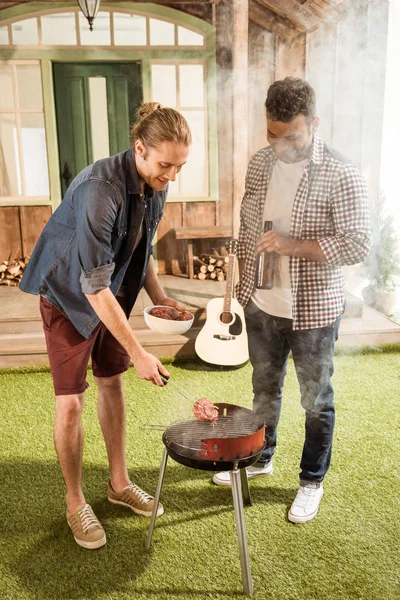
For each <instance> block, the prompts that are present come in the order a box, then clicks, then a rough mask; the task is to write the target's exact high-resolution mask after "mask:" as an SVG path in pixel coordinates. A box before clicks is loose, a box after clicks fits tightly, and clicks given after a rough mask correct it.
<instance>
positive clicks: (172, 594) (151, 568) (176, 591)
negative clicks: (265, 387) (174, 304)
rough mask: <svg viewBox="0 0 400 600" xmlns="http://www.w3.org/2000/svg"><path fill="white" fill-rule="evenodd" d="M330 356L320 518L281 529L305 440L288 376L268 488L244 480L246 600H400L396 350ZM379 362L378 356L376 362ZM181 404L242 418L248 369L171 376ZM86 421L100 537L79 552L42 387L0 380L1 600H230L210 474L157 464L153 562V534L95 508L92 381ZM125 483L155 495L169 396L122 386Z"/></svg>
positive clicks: (175, 411) (183, 408)
mask: <svg viewBox="0 0 400 600" xmlns="http://www.w3.org/2000/svg"><path fill="white" fill-rule="evenodd" d="M386 350H387V351H381V350H379V349H376V350H375V351H373V352H371V353H354V354H339V355H338V356H337V357H336V372H335V376H334V385H335V391H336V406H337V421H336V423H337V424H336V431H335V441H334V452H333V459H332V466H331V469H330V471H329V474H328V476H327V478H326V480H325V485H324V487H325V496H324V499H323V500H322V503H321V507H320V511H319V514H318V516H317V518H316V519H314V520H313V521H310V522H309V523H306V524H304V525H293V524H291V523H289V522H288V521H287V517H286V513H287V510H288V507H289V506H290V504H291V502H292V500H293V498H294V496H295V494H296V491H297V486H298V472H299V467H298V465H299V460H300V455H301V450H302V444H303V435H304V433H303V432H304V415H303V411H302V408H301V406H300V400H299V392H298V386H297V381H296V378H295V374H294V369H293V364H290V367H289V372H288V376H287V380H286V384H285V395H284V407H283V411H282V417H281V422H280V427H279V438H278V449H277V452H276V457H275V461H274V466H275V472H274V475H273V476H272V477H269V478H261V479H258V480H255V481H254V480H253V481H251V484H250V485H251V492H252V500H253V505H252V506H250V507H247V508H246V509H245V519H246V526H247V535H248V544H249V551H250V558H251V568H252V574H253V581H254V588H255V594H254V597H255V598H256V599H260V600H261V599H268V600H294V599H299V600H311V599H315V600H353V599H365V600H367V599H368V600H369V599H374V600H378V599H379V600H391V599H393V600H398V599H399V598H400V525H399V521H400V502H399V497H400V477H399V464H400V444H399V441H400V419H399V412H400V369H399V366H400V348H398V347H397V348H396V347H395V348H391V349H390V348H389V349H386ZM388 350H389V351H388ZM167 367H168V369H169V370H170V373H171V375H172V376H173V377H174V378H175V380H176V381H177V382H178V383H179V384H181V385H182V386H184V387H186V388H188V389H190V391H191V392H192V394H194V395H196V396H197V395H198V396H207V397H209V398H210V399H212V400H214V401H220V400H221V399H223V400H227V401H229V402H233V403H235V404H242V405H244V406H249V407H250V406H251V396H252V394H251V383H250V382H251V368H250V366H246V367H245V368H243V369H240V370H238V371H228V372H209V371H203V370H202V369H201V367H199V366H198V365H196V364H195V363H194V362H193V363H191V362H180V363H178V362H176V363H172V364H167ZM88 377H89V379H88V381H89V383H90V388H89V390H88V392H87V400H86V407H85V412H84V428H85V435H86V445H85V455H84V490H85V494H86V498H87V501H88V502H89V503H91V505H92V506H93V508H94V510H95V512H96V514H97V516H98V517H99V518H100V520H101V522H102V523H103V525H104V527H105V529H106V532H107V545H106V546H105V547H104V548H102V549H101V550H97V551H88V550H84V549H82V548H80V547H78V546H77V545H76V544H75V542H74V541H73V538H72V535H71V533H70V530H69V528H68V526H67V523H66V520H65V513H64V511H65V506H64V493H65V491H64V486H63V482H62V479H61V475H60V472H59V468H58V465H57V462H56V457H55V451H54V448H53V441H52V425H53V418H54V400H53V389H52V383H51V378H50V373H49V372H48V371H47V370H45V369H43V370H34V369H31V370H29V369H26V370H3V371H0V382H1V388H0V389H1V398H0V415H1V421H0V481H1V494H0V599H1V600H3V599H11V600H28V599H29V600H33V599H41V598H46V599H47V598H48V599H54V600H55V599H66V598H71V599H82V600H84V599H89V598H90V599H96V600H117V599H118V600H127V599H133V598H134V599H140V600H142V599H143V600H167V599H168V600H173V599H177V600H178V599H179V600H186V599H187V600H203V599H206V598H212V599H226V598H236V597H237V598H239V597H241V594H242V585H241V579H240V565H239V555H238V545H237V537H236V528H235V520H234V512H233V505H232V496H231V492H230V489H229V488H228V489H225V488H220V487H217V486H214V485H211V484H210V473H207V472H204V471H199V470H194V469H189V468H186V467H183V466H181V465H178V464H177V463H175V462H174V461H172V460H170V461H169V462H168V466H167V471H166V477H165V481H164V487H163V494H162V501H163V503H164V505H165V514H164V515H163V516H162V517H159V518H158V519H157V522H156V528H155V532H154V536H153V548H152V551H151V552H150V553H147V552H146V551H145V540H146V534H147V529H148V526H149V520H148V519H144V518H142V517H136V516H134V515H133V514H132V513H131V512H130V511H126V510H125V509H123V508H122V507H118V506H114V505H112V504H110V503H109V502H108V501H107V499H106V490H107V479H108V471H107V460H106V453H105V449H104V444H103V441H102V437H101V434H100V429H99V425H98V423H97V416H96V389H95V385H94V383H93V379H92V375H91V372H89V375H88ZM125 381H126V392H127V405H128V462H129V465H130V472H131V476H132V478H133V480H134V481H136V482H137V483H138V484H139V485H140V486H142V487H144V488H145V489H146V490H147V491H149V492H151V493H154V491H155V488H156V484H157V477H158V472H159V468H160V462H161V457H162V452H163V445H162V441H161V432H159V431H145V430H143V429H142V428H141V425H142V424H168V423H170V422H171V421H173V420H175V419H178V418H181V417H183V416H185V415H187V416H189V415H190V406H189V404H188V403H187V402H186V401H185V400H184V399H181V398H180V397H179V396H178V395H177V394H176V391H175V390H174V389H173V387H172V386H170V387H166V388H164V389H161V388H156V387H154V386H152V385H151V384H149V383H146V382H142V381H139V379H138V378H137V376H136V374H135V372H134V370H133V369H131V370H130V371H129V372H128V373H127V374H126V376H125Z"/></svg>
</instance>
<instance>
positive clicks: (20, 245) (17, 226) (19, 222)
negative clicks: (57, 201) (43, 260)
mask: <svg viewBox="0 0 400 600" xmlns="http://www.w3.org/2000/svg"><path fill="white" fill-rule="evenodd" d="M50 215H51V206H3V207H0V231H1V235H0V262H2V261H3V260H7V259H8V257H9V256H10V255H11V256H12V257H20V256H24V257H26V256H29V255H30V254H31V252H32V250H33V247H34V245H35V244H36V241H37V239H38V237H39V235H40V233H41V231H42V229H43V227H44V226H45V225H46V223H47V221H48V220H49V218H50Z"/></svg>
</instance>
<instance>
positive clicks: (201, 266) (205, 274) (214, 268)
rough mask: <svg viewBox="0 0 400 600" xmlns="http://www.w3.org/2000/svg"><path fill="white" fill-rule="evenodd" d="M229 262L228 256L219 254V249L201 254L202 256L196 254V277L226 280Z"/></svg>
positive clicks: (194, 263)
mask: <svg viewBox="0 0 400 600" xmlns="http://www.w3.org/2000/svg"><path fill="white" fill-rule="evenodd" d="M228 262H229V258H228V256H227V255H223V254H219V252H218V251H217V250H214V251H213V253H212V254H200V256H194V257H193V265H194V278H195V279H201V280H203V279H214V281H225V279H226V274H227V271H228Z"/></svg>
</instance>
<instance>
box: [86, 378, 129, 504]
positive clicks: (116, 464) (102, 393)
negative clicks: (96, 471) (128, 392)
mask: <svg viewBox="0 0 400 600" xmlns="http://www.w3.org/2000/svg"><path fill="white" fill-rule="evenodd" d="M95 381H96V383H97V385H98V389H99V402H98V414H99V423H100V427H101V430H102V432H103V436H104V441H105V443H106V448H107V455H108V464H109V466H110V479H111V485H112V487H113V489H114V490H115V491H116V492H120V491H122V490H123V489H124V487H126V486H127V485H129V484H130V483H131V482H130V480H129V476H128V470H127V466H126V444H125V434H126V412H125V396H124V390H123V384H122V374H120V375H114V376H113V377H95Z"/></svg>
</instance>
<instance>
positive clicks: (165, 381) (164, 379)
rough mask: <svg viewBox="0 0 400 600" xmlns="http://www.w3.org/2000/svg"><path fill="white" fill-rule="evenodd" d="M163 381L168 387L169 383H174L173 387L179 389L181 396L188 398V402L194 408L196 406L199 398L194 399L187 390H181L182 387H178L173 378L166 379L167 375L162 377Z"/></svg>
mask: <svg viewBox="0 0 400 600" xmlns="http://www.w3.org/2000/svg"><path fill="white" fill-rule="evenodd" d="M161 381H162V382H163V384H164V385H167V384H168V383H172V384H173V386H174V387H175V388H176V389H177V391H178V392H179V393H180V394H181V396H183V397H184V398H186V400H188V401H189V402H190V404H191V405H192V406H194V404H196V402H197V398H194V397H193V396H192V395H191V394H189V392H187V391H186V390H184V389H183V388H181V386H180V385H178V384H177V383H176V382H175V381H174V380H173V379H171V377H169V376H168V377H166V376H165V375H161Z"/></svg>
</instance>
